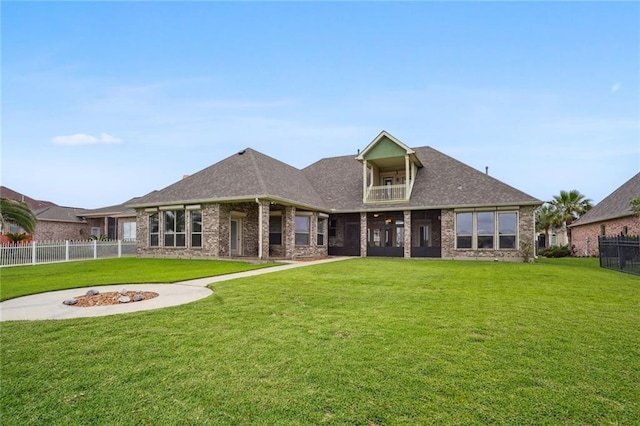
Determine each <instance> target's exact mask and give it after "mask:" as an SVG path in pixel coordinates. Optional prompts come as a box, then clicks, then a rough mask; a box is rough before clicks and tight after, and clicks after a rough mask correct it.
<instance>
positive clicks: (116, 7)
mask: <svg viewBox="0 0 640 426" xmlns="http://www.w3.org/2000/svg"><path fill="white" fill-rule="evenodd" d="M0 8H1V9H0V12H1V19H2V29H1V31H2V34H1V35H2V77H1V78H2V94H1V97H2V184H3V185H5V186H8V187H9V188H11V189H14V190H16V191H19V192H22V193H24V194H26V195H29V196H31V197H33V198H36V199H44V200H49V201H53V202H55V203H57V204H60V205H65V206H73V207H83V208H98V207H104V206H108V205H112V204H118V203H121V202H124V201H126V200H128V199H130V198H132V197H134V196H140V195H144V194H146V193H148V192H150V191H152V190H154V189H161V188H163V187H165V186H167V185H169V184H171V183H173V182H175V181H177V180H179V179H180V178H181V177H182V176H183V175H184V174H192V173H194V172H196V171H198V170H201V169H203V168H204V167H207V166H209V165H211V164H213V163H215V162H217V161H220V160H222V159H223V158H226V157H227V156H229V155H232V154H234V153H235V152H238V151H240V150H242V149H243V148H246V147H252V148H254V149H256V150H258V151H261V152H263V153H265V154H267V155H270V156H272V157H275V158H277V159H279V160H282V161H284V162H286V163H289V164H291V165H293V166H296V167H299V168H303V167H305V166H307V165H309V164H311V163H313V162H315V161H317V160H319V159H321V158H324V157H332V156H337V155H349V154H353V155H354V156H355V154H356V152H357V150H358V149H362V148H364V147H365V146H366V145H367V144H368V143H369V142H370V141H371V140H372V139H373V138H374V137H375V136H376V135H377V134H378V133H379V132H380V131H381V130H387V131H388V132H390V133H391V134H393V135H394V136H395V137H397V138H398V139H400V140H401V141H403V142H404V143H405V144H407V145H409V146H413V147H417V146H425V145H428V146H431V147H433V148H435V149H437V150H440V151H442V152H443V153H445V154H448V155H450V156H453V157H455V158H457V159H458V160H461V161H463V162H464V163H466V164H468V165H470V166H472V167H474V168H477V169H479V170H482V171H484V168H485V166H489V173H490V174H491V175H493V176H494V177H496V178H498V179H500V180H502V181H504V182H506V183H508V184H510V185H512V186H515V187H516V188H519V189H521V190H523V191H525V192H527V193H528V194H530V195H533V196H535V197H537V198H540V199H542V200H548V199H550V198H551V197H552V196H553V195H555V194H557V193H559V192H560V190H561V189H565V190H569V189H574V188H575V189H578V190H579V191H581V192H582V193H583V194H585V195H586V196H587V197H588V198H591V199H592V200H593V201H594V202H599V201H601V200H602V198H604V197H605V196H606V195H608V194H609V193H611V192H612V191H613V190H614V189H616V188H617V187H619V186H620V185H622V184H623V183H624V182H625V181H627V180H628V179H630V178H631V177H632V176H633V175H635V174H636V173H637V172H638V171H639V170H640V4H639V3H633V2H629V3H605V2H593V3H581V2H578V3H574V2H562V3H556V2H542V3H515V2H506V3H484V2H483V3H480V2H474V3H439V2H421V3H416V2H407V3H387V2H375V3H370V2H349V3H326V2H304V3H302V2H281V3H280V2H279V3H275V2H261V3H255V2H241V3H235V2H189V3H187V2H180V3H173V2H131V3H130V2H97V3H89V2H51V3H42V2H7V1H4V2H2V3H1V4H0Z"/></svg>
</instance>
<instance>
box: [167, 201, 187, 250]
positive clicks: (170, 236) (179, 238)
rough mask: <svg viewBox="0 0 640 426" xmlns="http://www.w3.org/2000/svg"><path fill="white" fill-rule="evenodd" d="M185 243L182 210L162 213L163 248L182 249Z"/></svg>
mask: <svg viewBox="0 0 640 426" xmlns="http://www.w3.org/2000/svg"><path fill="white" fill-rule="evenodd" d="M185 243H186V229H185V214H184V210H167V211H165V212H164V246H165V247H184V246H185Z"/></svg>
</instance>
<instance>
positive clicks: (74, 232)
mask: <svg viewBox="0 0 640 426" xmlns="http://www.w3.org/2000/svg"><path fill="white" fill-rule="evenodd" d="M0 194H1V195H2V197H4V198H7V199H10V200H16V201H21V202H23V203H25V204H26V205H27V206H28V207H29V208H30V209H31V211H32V212H33V214H34V216H35V217H36V230H35V232H34V233H33V234H32V235H30V237H29V239H27V240H25V242H28V241H61V240H87V239H89V238H91V236H105V237H107V238H109V239H130V240H131V239H132V240H135V231H136V226H135V222H136V212H135V210H133V209H130V208H127V207H125V206H124V204H119V205H115V206H110V207H103V208H100V209H92V210H87V209H82V208H78V207H64V206H59V205H57V204H55V203H52V202H50V201H41V200H35V199H33V198H31V197H28V196H26V195H24V194H21V193H19V192H17V191H14V190H12V189H9V188H7V187H5V186H3V187H1V188H0ZM133 200H135V199H132V200H129V202H130V201H133ZM10 232H11V233H21V232H23V230H22V229H20V228H19V227H17V225H15V224H8V226H7V229H6V230H5V229H3V230H2V234H1V235H0V243H2V244H6V243H9V242H11V240H10V239H9V238H8V237H7V236H6V235H4V234H5V233H10Z"/></svg>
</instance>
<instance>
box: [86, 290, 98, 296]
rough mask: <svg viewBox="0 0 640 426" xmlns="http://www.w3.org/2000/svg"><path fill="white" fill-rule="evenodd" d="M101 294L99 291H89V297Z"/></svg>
mask: <svg viewBox="0 0 640 426" xmlns="http://www.w3.org/2000/svg"><path fill="white" fill-rule="evenodd" d="M98 294H100V292H99V291H98V290H88V291H87V296H95V295H98Z"/></svg>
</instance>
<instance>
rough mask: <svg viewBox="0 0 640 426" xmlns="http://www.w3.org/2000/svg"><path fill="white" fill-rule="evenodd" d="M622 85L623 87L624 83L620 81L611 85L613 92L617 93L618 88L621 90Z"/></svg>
mask: <svg viewBox="0 0 640 426" xmlns="http://www.w3.org/2000/svg"><path fill="white" fill-rule="evenodd" d="M620 87H622V84H621V83H620V82H618V83H616V84H614V85H613V86H611V93H616V92H617V91H618V90H620Z"/></svg>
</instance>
